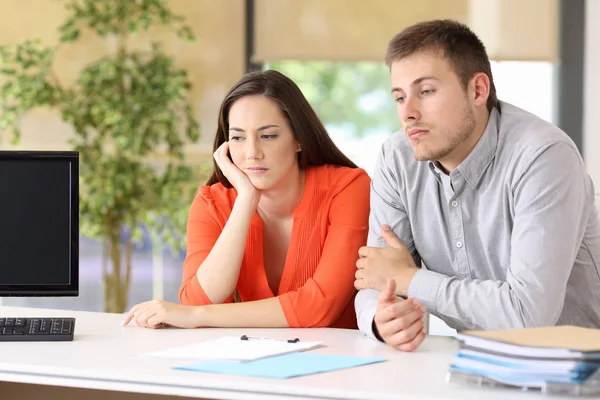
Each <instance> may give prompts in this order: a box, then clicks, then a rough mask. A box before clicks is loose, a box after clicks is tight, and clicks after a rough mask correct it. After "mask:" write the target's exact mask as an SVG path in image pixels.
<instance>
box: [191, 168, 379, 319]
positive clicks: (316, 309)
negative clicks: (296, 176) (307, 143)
mask: <svg viewBox="0 0 600 400" xmlns="http://www.w3.org/2000/svg"><path fill="white" fill-rule="evenodd" d="M369 186H370V178H369V176H368V175H367V173H366V172H365V171H364V170H362V169H360V168H348V167H337V166H332V165H324V166H318V167H309V168H307V170H306V180H305V184H304V193H303V196H302V199H301V200H300V204H298V206H297V207H296V209H295V210H294V212H293V214H292V217H293V227H292V235H291V239H290V245H289V249H288V253H287V257H286V261H285V265H284V269H283V273H282V276H281V282H280V285H279V291H278V292H277V298H278V299H279V301H280V302H281V306H282V308H283V312H284V314H285V318H286V319H287V322H288V324H289V326H290V327H292V328H298V327H327V326H331V327H337V328H351V329H356V327H357V325H356V314H355V312H354V296H355V294H356V290H355V289H354V273H355V271H356V260H357V259H358V249H359V248H360V247H361V246H364V245H365V244H366V242H367V231H368V222H369V190H370V188H369ZM236 196H237V192H236V190H235V189H228V188H226V187H224V186H223V185H222V184H220V183H217V184H214V185H211V186H203V187H200V190H199V193H198V195H197V196H196V198H195V199H194V201H193V203H192V206H191V209H190V214H189V218H188V226H187V256H186V259H185V261H184V264H183V279H182V284H181V288H180V291H179V299H180V301H181V304H185V305H207V304H211V301H210V299H209V298H208V297H207V296H206V294H205V293H204V290H202V287H201V286H200V283H199V282H198V279H197V278H196V272H197V271H198V268H199V267H200V265H201V264H202V262H203V261H204V259H205V258H206V257H207V256H208V254H209V253H210V251H211V249H212V247H213V246H214V244H215V242H216V241H217V239H218V238H219V235H220V234H221V231H222V230H223V228H224V226H225V223H226V222H227V219H228V218H229V215H230V214H231V210H232V208H233V205H234V202H235V199H236ZM262 232H263V225H262V220H261V218H260V217H259V215H258V213H256V212H255V213H254V215H253V217H252V221H251V224H250V232H249V235H248V240H247V242H246V251H245V253H244V257H243V259H242V265H241V269H240V274H239V278H238V282H237V289H238V292H239V294H240V297H241V299H242V301H253V300H261V299H265V298H270V297H275V294H274V293H273V292H272V291H271V289H270V287H269V284H268V281H267V276H266V273H265V268H264V259H263V235H262ZM227 301H228V302H230V301H231V298H229V299H228V300H227Z"/></svg>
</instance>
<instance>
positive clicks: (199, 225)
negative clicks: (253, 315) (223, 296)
mask: <svg viewBox="0 0 600 400" xmlns="http://www.w3.org/2000/svg"><path fill="white" fill-rule="evenodd" d="M216 217H217V210H216V208H215V206H214V202H213V201H212V196H211V195H210V187H208V186H203V187H201V188H200V191H199V193H198V195H197V196H196V197H195V198H194V201H193V202H192V206H191V207H190V213H189V216H188V221H187V254H186V257H185V260H184V262H183V276H182V280H181V287H180V288H179V302H180V303H181V304H183V305H190V306H202V305H207V304H212V302H211V301H210V299H209V298H208V296H207V295H206V293H205V292H204V290H203V289H202V287H201V286H200V282H198V279H197V278H196V272H198V268H199V267H200V265H201V264H202V262H203V261H204V260H205V259H206V257H207V256H208V254H209V253H210V251H211V250H212V248H213V246H214V245H215V243H216V241H217V239H218V238H219V235H220V234H221V231H222V230H223V228H222V227H221V226H220V224H219V223H218V220H217V218H216ZM226 302H231V298H229V299H228V300H227V301H226Z"/></svg>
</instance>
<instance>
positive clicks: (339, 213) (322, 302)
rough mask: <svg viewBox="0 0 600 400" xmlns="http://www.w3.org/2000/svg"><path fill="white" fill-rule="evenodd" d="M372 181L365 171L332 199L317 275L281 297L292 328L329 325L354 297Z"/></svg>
mask: <svg viewBox="0 0 600 400" xmlns="http://www.w3.org/2000/svg"><path fill="white" fill-rule="evenodd" d="M370 181H371V180H370V178H369V176H368V175H367V174H366V173H363V174H361V175H359V176H357V177H356V179H354V180H353V181H352V182H350V183H349V184H348V186H347V187H346V188H344V189H343V190H342V191H341V192H340V193H338V194H337V195H336V197H335V198H334V199H333V200H332V203H331V209H330V210H329V229H328V233H327V237H326V239H325V244H324V246H323V251H322V253H321V259H320V261H319V264H318V266H317V269H316V271H315V274H314V275H313V276H312V277H311V278H309V279H308V280H307V281H306V283H305V284H304V286H302V287H301V288H300V289H298V290H296V291H293V292H289V293H284V294H281V295H280V296H279V301H280V302H281V306H282V308H283V312H284V314H285V317H286V319H287V321H288V324H289V325H290V327H291V328H304V327H327V326H330V325H331V324H333V323H334V322H335V321H336V320H337V319H338V318H339V317H340V315H341V314H342V312H343V311H344V309H345V308H346V306H347V305H348V303H349V302H350V301H351V300H352V297H353V296H354V294H355V292H356V290H355V288H354V276H355V271H356V260H357V259H358V249H359V248H360V247H361V246H364V245H365V244H366V243H367V234H368V224H369V192H370V188H369V186H370Z"/></svg>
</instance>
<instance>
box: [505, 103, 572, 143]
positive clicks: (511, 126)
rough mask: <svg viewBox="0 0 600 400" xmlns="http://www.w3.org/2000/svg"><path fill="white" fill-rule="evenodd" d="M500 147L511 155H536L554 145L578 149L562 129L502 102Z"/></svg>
mask: <svg viewBox="0 0 600 400" xmlns="http://www.w3.org/2000/svg"><path fill="white" fill-rule="evenodd" d="M499 107H500V110H501V112H500V126H499V137H498V139H499V145H500V146H501V147H503V148H505V149H506V150H507V151H508V152H510V153H514V152H517V153H536V152H538V151H540V150H543V149H544V148H547V147H549V146H551V145H553V144H558V143H564V144H566V145H568V146H570V147H572V148H573V149H577V147H576V145H575V143H574V142H573V140H572V139H571V138H570V137H569V135H567V134H566V133H565V132H564V131H563V130H562V129H560V128H559V127H557V126H556V125H554V124H552V123H551V122H548V121H546V120H544V119H542V118H540V117H538V116H537V115H534V114H532V113H530V112H528V111H525V110H523V109H521V108H519V107H517V106H514V105H512V104H510V103H506V102H500V105H499Z"/></svg>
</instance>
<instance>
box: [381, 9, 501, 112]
mask: <svg viewBox="0 0 600 400" xmlns="http://www.w3.org/2000/svg"><path fill="white" fill-rule="evenodd" d="M423 51H430V52H433V53H439V54H440V55H442V56H443V57H445V58H446V59H447V60H448V61H449V62H450V65H451V66H452V68H453V69H454V72H456V74H457V75H458V78H459V79H460V81H461V83H462V85H463V87H464V88H465V90H466V88H467V85H468V83H469V81H470V80H471V78H472V77H473V75H474V74H476V73H478V72H483V73H484V74H486V75H487V76H488V78H489V79H490V95H489V97H488V99H487V109H488V111H491V110H492V108H494V107H495V106H496V104H497V103H498V98H497V97H496V87H495V86H494V79H493V78H492V67H491V66H490V60H489V58H488V56H487V53H486V51H485V46H484V45H483V43H482V42H481V40H479V38H478V37H477V35H475V33H473V31H471V30H470V29H469V28H468V27H467V26H466V25H464V24H461V23H460V22H457V21H452V20H447V19H445V20H433V21H426V22H421V23H418V24H416V25H412V26H409V27H408V28H406V29H404V30H403V31H402V32H400V33H399V34H397V35H396V36H394V38H393V39H392V40H390V43H389V44H388V48H387V53H386V55H385V63H386V64H387V65H388V67H391V66H392V63H394V62H395V61H399V60H401V59H403V58H405V57H408V56H411V55H413V54H415V53H419V52H423Z"/></svg>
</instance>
